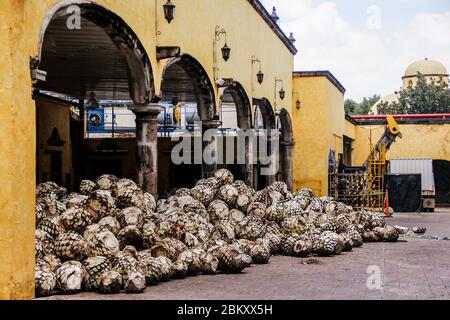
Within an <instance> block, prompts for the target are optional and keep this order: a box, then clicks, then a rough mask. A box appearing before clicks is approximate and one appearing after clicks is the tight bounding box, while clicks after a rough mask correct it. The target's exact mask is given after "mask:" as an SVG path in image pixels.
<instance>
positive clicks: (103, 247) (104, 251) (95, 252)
mask: <svg viewBox="0 0 450 320" xmlns="http://www.w3.org/2000/svg"><path fill="white" fill-rule="evenodd" d="M119 250H120V245H119V241H118V240H117V238H116V237H115V236H114V234H113V233H111V232H110V231H98V232H96V233H94V234H93V235H92V237H89V240H88V241H87V253H88V255H89V256H90V257H95V256H103V257H106V258H108V259H113V258H114V257H115V256H116V255H117V254H118V253H119Z"/></svg>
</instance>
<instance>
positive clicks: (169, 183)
mask: <svg viewBox="0 0 450 320" xmlns="http://www.w3.org/2000/svg"><path fill="white" fill-rule="evenodd" d="M160 99H161V100H160V103H161V104H163V105H164V106H165V107H166V113H167V114H168V118H173V117H171V116H170V115H171V114H172V115H173V114H174V112H175V109H177V110H178V113H179V114H180V118H179V119H177V123H174V122H175V121H174V119H169V122H172V125H173V127H174V128H175V131H174V133H173V134H177V131H179V133H178V134H179V135H180V138H179V139H180V141H185V140H187V139H189V140H190V141H191V142H190V144H191V146H192V147H191V149H190V151H189V152H190V155H189V156H188V157H187V158H189V159H190V160H189V161H187V162H188V163H186V161H183V163H182V164H174V163H173V161H172V159H171V153H172V150H173V148H174V147H175V145H177V144H178V142H180V141H177V142H174V141H172V140H173V139H172V138H171V137H170V135H169V136H166V137H162V138H160V146H161V148H160V151H161V157H160V159H159V160H160V161H159V162H160V164H161V169H162V170H163V172H162V176H166V177H167V179H165V180H162V181H160V188H161V190H164V193H170V192H173V191H174V189H176V188H181V187H189V188H191V187H192V186H193V185H194V184H195V182H196V181H197V180H199V179H201V178H202V177H209V176H211V175H213V174H214V173H215V171H216V170H217V163H212V164H211V163H209V164H207V163H205V162H204V161H203V157H202V152H203V150H204V149H205V148H207V147H208V146H209V145H210V144H211V143H205V142H202V141H200V142H199V139H200V136H201V134H203V132H204V131H206V130H208V129H210V128H212V129H218V128H219V126H220V122H219V121H218V120H219V115H218V114H217V108H216V100H215V91H214V86H213V84H212V82H211V81H210V79H209V76H208V74H207V72H206V70H205V69H204V68H203V66H202V65H201V64H200V62H199V61H198V60H197V59H195V58H194V57H193V56H191V55H189V54H181V55H180V56H179V57H176V58H172V59H170V60H169V61H168V62H167V64H166V66H165V67H164V70H163V74H162V83H161V95H160ZM199 121H201V125H200V126H198V125H199ZM166 123H167V121H166ZM212 143H215V142H214V141H213V142H212ZM198 144H200V148H195V146H198ZM184 151H185V150H183V152H184ZM183 156H184V154H183Z"/></svg>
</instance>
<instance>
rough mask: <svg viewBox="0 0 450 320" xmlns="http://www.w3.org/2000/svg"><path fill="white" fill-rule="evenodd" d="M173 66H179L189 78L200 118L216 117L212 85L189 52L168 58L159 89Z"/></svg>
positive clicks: (162, 86)
mask: <svg viewBox="0 0 450 320" xmlns="http://www.w3.org/2000/svg"><path fill="white" fill-rule="evenodd" d="M174 66H178V67H180V68H181V69H182V70H183V71H184V72H185V73H186V74H187V75H188V76H189V78H190V80H191V83H192V86H193V90H194V94H195V100H196V102H197V109H198V115H199V117H200V120H201V121H207V120H213V119H214V118H216V117H217V108H216V100H215V93H214V86H213V85H212V82H211V80H210V79H209V76H208V73H207V72H206V70H205V69H204V68H203V66H202V65H201V64H200V62H199V61H198V60H197V59H195V58H194V57H193V56H191V55H189V54H186V53H184V54H181V55H180V56H179V57H176V58H172V59H171V60H169V62H168V63H167V64H166V66H165V67H164V70H163V74H162V80H161V91H163V90H164V87H165V80H167V79H168V78H169V76H170V70H171V68H173V67H174Z"/></svg>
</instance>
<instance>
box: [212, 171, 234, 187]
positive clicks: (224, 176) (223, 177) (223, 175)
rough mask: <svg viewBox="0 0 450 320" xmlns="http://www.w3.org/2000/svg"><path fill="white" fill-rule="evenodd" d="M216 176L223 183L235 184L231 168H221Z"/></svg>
mask: <svg viewBox="0 0 450 320" xmlns="http://www.w3.org/2000/svg"><path fill="white" fill-rule="evenodd" d="M215 177H216V178H217V179H219V182H220V183H221V184H222V185H226V184H230V185H231V184H233V182H234V177H233V174H232V173H231V171H230V170H227V169H220V170H218V171H217V172H216V173H215Z"/></svg>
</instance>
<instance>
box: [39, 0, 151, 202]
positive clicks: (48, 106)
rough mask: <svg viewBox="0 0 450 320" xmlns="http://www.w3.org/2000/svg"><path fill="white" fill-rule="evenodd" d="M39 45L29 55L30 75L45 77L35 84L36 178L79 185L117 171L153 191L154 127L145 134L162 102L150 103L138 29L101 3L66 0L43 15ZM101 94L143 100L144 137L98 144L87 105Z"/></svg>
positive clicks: (139, 128)
mask: <svg viewBox="0 0 450 320" xmlns="http://www.w3.org/2000/svg"><path fill="white" fill-rule="evenodd" d="M38 45H39V55H38V56H37V57H34V58H32V61H31V69H32V74H36V73H39V74H41V75H42V74H44V72H45V73H46V75H45V76H44V77H40V78H37V79H34V83H33V98H34V99H35V101H36V108H37V128H38V129H37V131H38V132H37V138H38V145H37V147H38V150H37V154H38V155H37V158H38V161H37V173H38V175H37V182H43V181H48V180H55V177H57V179H56V180H58V181H57V182H60V183H61V184H63V185H65V186H67V187H69V188H70V189H74V188H76V187H77V186H78V183H79V181H80V180H81V179H85V178H95V175H99V174H103V173H112V174H117V175H120V176H125V177H129V178H136V177H137V180H138V182H139V183H140V184H141V186H142V187H143V188H145V189H146V190H147V191H149V192H152V193H153V194H156V193H157V190H156V189H155V188H154V186H155V180H156V179H157V165H156V163H155V161H154V160H155V159H156V152H157V150H156V147H157V145H156V133H155V135H154V137H153V136H146V135H143V134H142V132H143V131H144V130H147V129H149V128H151V127H152V126H154V125H153V124H152V123H151V119H153V118H155V117H156V115H157V114H158V112H159V108H158V107H156V106H152V105H150V102H151V101H152V99H153V97H154V81H153V73H152V68H151V64H150V60H149V57H148V55H147V54H146V51H145V49H144V47H143V45H142V43H141V42H140V40H139V38H138V37H137V35H136V34H135V33H134V32H133V30H131V28H130V27H129V26H128V24H127V23H126V22H125V21H123V19H121V18H120V17H119V16H117V15H116V14H115V13H113V12H111V11H109V10H108V9H106V8H104V7H102V6H100V5H97V4H94V3H91V2H87V1H63V2H61V3H60V4H58V5H57V6H55V7H54V8H53V9H52V10H50V12H49V13H48V15H47V17H46V18H45V20H44V22H43V25H42V30H41V36H40V39H39V44H38ZM92 93H94V94H95V99H92V100H90V101H91V102H93V101H95V102H96V103H95V104H92V103H91V104H90V105H85V102H86V101H87V100H88V99H89V98H90V97H91V94H92ZM92 97H94V95H92ZM104 100H108V101H113V102H116V101H121V102H123V103H125V104H126V105H129V106H139V107H138V108H137V109H135V111H137V110H138V112H136V115H137V119H136V124H137V125H136V127H137V130H136V131H137V132H136V139H137V140H138V142H139V143H137V144H136V139H130V140H129V141H128V142H126V141H120V142H118V143H113V142H111V141H107V140H105V141H103V140H102V141H95V142H94V145H95V146H94V145H93V144H92V141H87V140H86V139H85V137H84V132H85V128H84V127H85V126H86V125H87V121H85V120H86V119H85V114H86V108H87V107H89V106H90V107H92V106H98V105H97V103H98V102H99V101H104ZM131 116H133V114H131ZM132 120H133V122H134V119H132ZM112 121H113V122H114V120H112ZM142 142H145V143H142ZM149 155H150V156H149ZM130 159H134V160H135V161H130ZM94 161H95V165H91V166H90V168H91V169H92V168H97V169H98V170H102V172H97V171H91V169H89V167H88V166H87V164H88V163H91V164H92V163H93V162H94ZM130 163H137V166H136V165H134V164H131V165H130Z"/></svg>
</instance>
